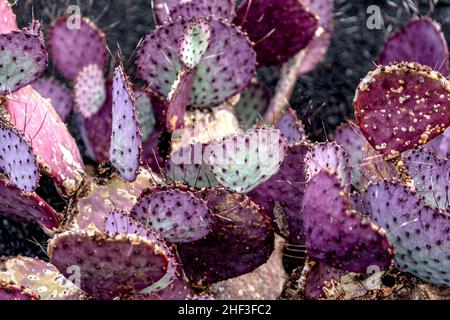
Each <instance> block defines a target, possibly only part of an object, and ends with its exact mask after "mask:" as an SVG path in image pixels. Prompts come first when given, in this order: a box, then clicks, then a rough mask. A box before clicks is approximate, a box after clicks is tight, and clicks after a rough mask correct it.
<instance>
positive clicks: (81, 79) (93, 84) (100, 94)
mask: <svg viewBox="0 0 450 320" xmlns="http://www.w3.org/2000/svg"><path fill="white" fill-rule="evenodd" d="M74 91H75V97H74V100H75V106H76V109H77V111H78V112H79V113H80V114H82V115H83V117H85V118H89V117H91V116H92V115H93V114H95V113H97V112H98V111H99V110H100V108H101V107H102V106H103V104H104V103H105V100H106V88H105V80H104V79H103V71H102V70H101V69H100V67H99V66H98V65H97V64H95V63H94V64H88V65H85V66H84V67H83V68H81V70H80V71H79V72H78V75H77V77H76V79H75V87H74Z"/></svg>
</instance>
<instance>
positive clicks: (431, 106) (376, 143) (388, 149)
mask: <svg viewBox="0 0 450 320" xmlns="http://www.w3.org/2000/svg"><path fill="white" fill-rule="evenodd" d="M449 99H450V83H449V81H448V80H447V79H445V78H444V77H443V76H441V75H440V74H439V73H437V72H436V71H433V70H431V69H430V68H428V67H424V66H421V65H419V64H416V63H401V64H396V65H390V66H386V67H384V66H380V67H378V68H377V69H376V70H375V71H372V72H370V73H369V74H368V75H367V76H366V77H365V78H364V79H363V80H362V82H361V84H360V85H359V88H358V90H357V92H356V96H355V100H354V107H355V115H356V119H357V122H358V125H359V127H360V129H361V132H362V133H363V134H364V136H365V137H366V138H367V140H368V141H369V143H370V144H371V145H372V146H373V147H374V148H375V149H376V150H377V151H379V152H380V153H382V154H384V155H397V154H398V153H401V152H403V151H406V150H408V149H411V148H413V147H416V146H418V145H422V144H425V143H427V142H428V141H429V140H431V139H433V138H434V137H435V136H437V135H438V134H440V133H442V132H444V130H445V129H446V128H447V127H448V126H449V125H450V112H449V110H448V109H449V108H448V101H449Z"/></svg>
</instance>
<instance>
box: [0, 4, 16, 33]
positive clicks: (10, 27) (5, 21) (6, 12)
mask: <svg viewBox="0 0 450 320" xmlns="http://www.w3.org/2000/svg"><path fill="white" fill-rule="evenodd" d="M0 17H1V19H0V34H2V33H9V32H11V31H17V23H16V15H15V14H14V12H13V11H12V9H11V4H10V3H9V1H8V0H0Z"/></svg>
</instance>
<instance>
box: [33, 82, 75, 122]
mask: <svg viewBox="0 0 450 320" xmlns="http://www.w3.org/2000/svg"><path fill="white" fill-rule="evenodd" d="M32 87H33V88H34V90H36V91H37V92H39V94H40V95H41V96H42V97H44V98H47V99H50V102H51V103H52V105H53V107H54V108H55V110H56V112H58V114H59V116H60V117H61V119H62V120H63V121H66V120H67V118H68V117H69V115H70V113H71V112H72V108H73V101H72V93H71V91H70V90H69V89H68V88H67V87H66V86H65V85H64V84H63V83H61V82H59V81H58V80H56V79H54V78H40V79H38V80H36V81H35V82H33V83H32Z"/></svg>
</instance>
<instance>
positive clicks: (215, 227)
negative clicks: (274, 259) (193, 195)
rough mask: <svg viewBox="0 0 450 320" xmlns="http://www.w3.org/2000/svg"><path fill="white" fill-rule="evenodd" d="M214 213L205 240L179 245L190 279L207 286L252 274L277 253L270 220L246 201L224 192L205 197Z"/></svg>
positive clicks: (218, 191) (238, 196) (210, 192)
mask: <svg viewBox="0 0 450 320" xmlns="http://www.w3.org/2000/svg"><path fill="white" fill-rule="evenodd" d="M205 200H206V201H207V205H208V207H209V208H210V210H211V211H212V212H213V213H214V216H213V217H214V218H213V221H212V231H211V233H209V234H208V236H206V237H205V238H204V239H202V240H199V241H196V242H193V243H185V244H181V245H179V250H178V252H179V255H180V260H181V263H182V264H183V269H184V271H185V272H186V275H187V276H188V278H189V279H190V280H191V281H193V282H194V283H196V284H198V285H207V284H211V283H215V282H218V281H222V280H226V279H230V278H234V277H237V276H239V275H242V274H245V273H248V272H251V271H253V270H255V269H256V268H257V267H259V266H260V265H262V264H264V263H266V262H267V260H268V259H269V257H270V255H271V253H272V251H273V249H274V234H273V231H272V228H271V226H270V219H269V218H268V217H267V216H266V215H264V214H262V213H261V212H260V209H259V208H258V207H257V206H255V204H254V203H253V202H251V201H250V200H249V199H248V198H247V197H245V196H243V195H239V194H231V193H228V192H227V191H225V190H224V189H221V188H215V189H210V190H209V191H207V195H206V196H205Z"/></svg>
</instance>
